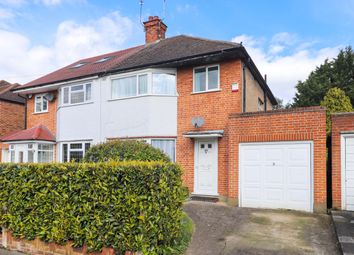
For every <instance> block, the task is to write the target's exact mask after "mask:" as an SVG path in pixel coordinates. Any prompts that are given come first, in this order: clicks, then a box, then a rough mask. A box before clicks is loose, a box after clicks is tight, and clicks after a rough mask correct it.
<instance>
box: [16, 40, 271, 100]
mask: <svg viewBox="0 0 354 255" xmlns="http://www.w3.org/2000/svg"><path fill="white" fill-rule="evenodd" d="M105 57H111V58H110V59H108V60H107V61H103V62H100V61H99V60H101V59H104V58H105ZM235 58H242V59H244V62H245V63H246V65H248V66H249V68H250V69H251V71H252V72H253V74H254V76H255V77H256V79H257V80H258V81H259V83H260V84H261V86H262V87H263V88H264V89H265V90H266V91H267V94H268V95H269V97H270V100H271V102H272V103H273V104H277V101H276V99H275V97H274V95H273V94H272V92H271V90H270V89H269V87H268V85H267V84H266V82H265V81H264V79H263V77H262V75H261V74H260V73H259V71H258V69H257V67H256V66H255V64H254V63H253V61H252V60H251V58H250V56H249V55H248V53H247V51H246V50H245V48H244V47H243V46H242V45H241V44H238V43H233V42H227V41H218V40H209V39H203V38H197V37H191V36H186V35H179V36H174V37H170V38H167V39H164V40H160V41H158V42H155V43H150V44H146V45H140V46H136V47H133V48H129V49H126V50H122V51H117V52H112V53H108V54H105V55H100V56H97V57H93V58H86V59H81V60H79V61H76V62H75V63H73V64H71V65H68V66H66V67H64V68H61V69H59V70H57V71H54V72H52V73H50V74H48V75H45V76H43V77H41V78H39V79H36V80H34V81H31V82H29V83H27V84H25V85H23V86H21V87H18V88H17V89H16V90H22V89H29V88H35V87H41V86H45V85H50V84H53V83H58V82H64V81H70V80H75V79H80V78H86V77H90V76H95V75H105V74H109V73H117V72H122V71H128V70H134V69H141V68H149V67H177V66H181V65H185V64H189V65H190V64H199V65H200V64H204V63H207V62H208V61H209V62H212V61H215V62H217V61H220V60H223V59H235ZM193 61H194V62H193ZM203 61H204V62H203ZM98 62H99V63H98ZM75 66H76V67H75Z"/></svg>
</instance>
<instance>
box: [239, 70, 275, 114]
mask: <svg viewBox="0 0 354 255" xmlns="http://www.w3.org/2000/svg"><path fill="white" fill-rule="evenodd" d="M245 74H246V112H256V111H259V110H258V98H259V99H261V100H262V102H263V103H264V105H263V110H264V108H265V105H266V104H267V111H270V110H272V109H273V106H272V103H271V102H270V100H269V98H268V97H267V100H266V102H264V101H265V100H264V91H263V89H262V88H261V86H260V85H259V83H258V81H257V80H256V79H255V78H254V76H253V75H252V73H251V71H250V70H249V69H248V68H246V72H245Z"/></svg>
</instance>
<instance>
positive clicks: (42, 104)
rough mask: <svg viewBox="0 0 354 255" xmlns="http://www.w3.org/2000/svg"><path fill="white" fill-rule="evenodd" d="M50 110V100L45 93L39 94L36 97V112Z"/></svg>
mask: <svg viewBox="0 0 354 255" xmlns="http://www.w3.org/2000/svg"><path fill="white" fill-rule="evenodd" d="M47 111H48V100H47V99H46V98H45V96H44V95H38V96H36V97H35V109H34V112H35V113H41V112H47Z"/></svg>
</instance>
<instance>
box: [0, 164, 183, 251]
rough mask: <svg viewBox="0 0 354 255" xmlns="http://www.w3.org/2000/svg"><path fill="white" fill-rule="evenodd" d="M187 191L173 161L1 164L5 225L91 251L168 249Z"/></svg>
mask: <svg viewBox="0 0 354 255" xmlns="http://www.w3.org/2000/svg"><path fill="white" fill-rule="evenodd" d="M185 196H186V194H185V190H184V189H183V188H182V181H181V170H180V168H179V166H178V165H176V164H172V163H162V162H108V163H107V162H106V163H83V164H79V163H64V164H59V163H53V164H0V209H1V214H0V224H1V225H2V226H4V227H6V228H8V229H9V230H11V231H12V232H13V235H14V236H15V237H19V238H26V239H30V240H32V239H34V238H36V237H39V238H40V239H41V240H43V241H48V242H56V243H58V244H64V243H66V242H67V241H68V240H71V241H73V245H74V246H75V247H80V246H82V245H84V244H86V245H87V246H88V248H89V250H90V251H99V250H101V249H102V248H103V247H113V248H114V249H116V250H117V251H118V252H125V251H142V252H143V253H144V254H166V253H167V252H165V251H166V250H168V247H170V246H172V245H173V244H174V243H175V240H177V239H178V237H179V236H180V233H181V224H180V223H181V220H182V217H183V212H182V203H183V201H184V199H185Z"/></svg>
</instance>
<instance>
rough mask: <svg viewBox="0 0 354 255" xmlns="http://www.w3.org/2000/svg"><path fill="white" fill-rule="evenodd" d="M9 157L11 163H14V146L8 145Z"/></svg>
mask: <svg viewBox="0 0 354 255" xmlns="http://www.w3.org/2000/svg"><path fill="white" fill-rule="evenodd" d="M9 158H10V160H9V161H10V162H11V163H15V146H14V145H10V147H9Z"/></svg>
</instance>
